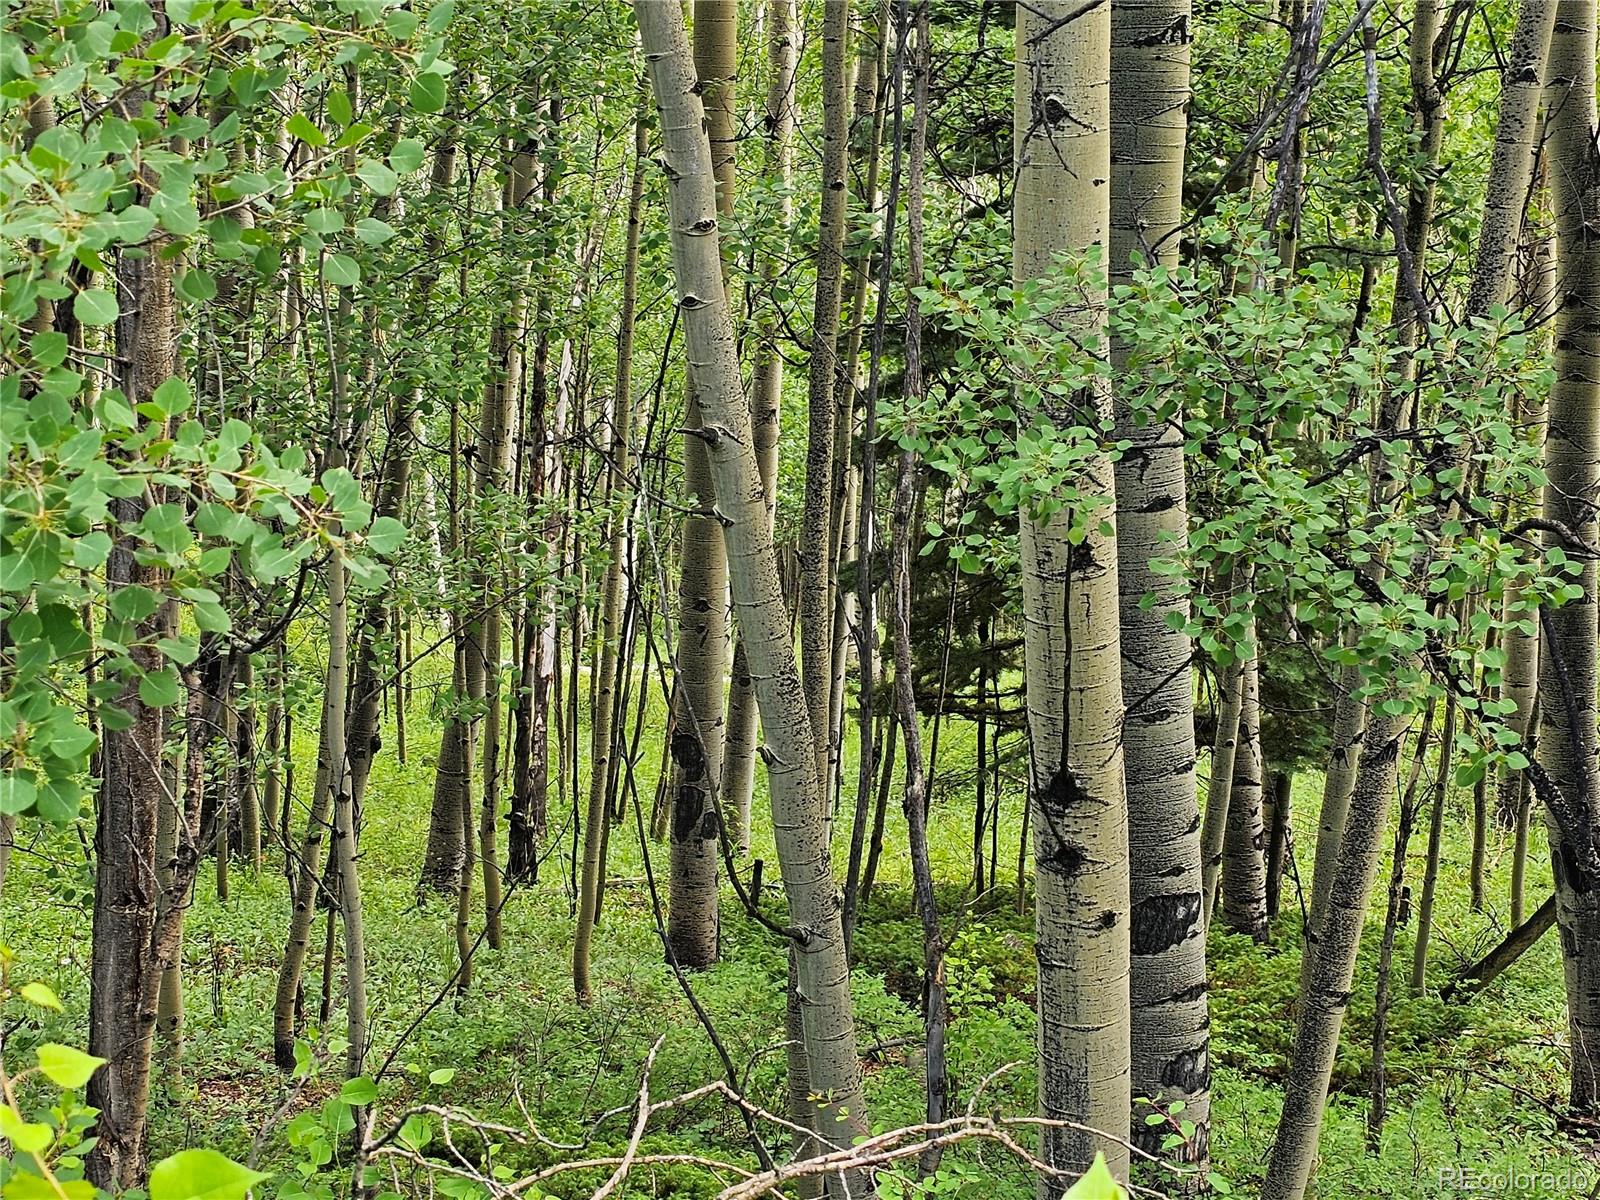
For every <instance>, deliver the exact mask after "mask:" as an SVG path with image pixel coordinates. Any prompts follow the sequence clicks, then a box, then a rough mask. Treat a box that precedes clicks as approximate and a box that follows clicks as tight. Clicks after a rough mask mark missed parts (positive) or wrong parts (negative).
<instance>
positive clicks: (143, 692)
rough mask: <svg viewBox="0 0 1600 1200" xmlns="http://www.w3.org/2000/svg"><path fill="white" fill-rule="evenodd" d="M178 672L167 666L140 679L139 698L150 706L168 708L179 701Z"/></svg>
mask: <svg viewBox="0 0 1600 1200" xmlns="http://www.w3.org/2000/svg"><path fill="white" fill-rule="evenodd" d="M178 694H179V691H178V673H177V672H176V671H174V670H173V669H172V668H170V667H167V668H165V669H163V670H160V671H152V672H150V673H149V674H148V675H145V676H143V677H142V678H141V679H140V680H139V699H140V701H141V702H142V703H143V704H145V705H146V706H147V707H149V708H167V707H169V706H171V705H173V704H176V703H177V702H178Z"/></svg>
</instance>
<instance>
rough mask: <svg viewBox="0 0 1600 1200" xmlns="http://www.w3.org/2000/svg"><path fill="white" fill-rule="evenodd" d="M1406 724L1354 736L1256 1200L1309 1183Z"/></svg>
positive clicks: (1387, 723) (1289, 1195) (1385, 719)
mask: <svg viewBox="0 0 1600 1200" xmlns="http://www.w3.org/2000/svg"><path fill="white" fill-rule="evenodd" d="M1409 723H1410V718H1409V717H1406V716H1403V715H1402V716H1389V715H1384V714H1378V713H1374V715H1373V716H1372V717H1371V719H1370V720H1369V722H1368V725H1367V729H1366V733H1365V736H1364V738H1363V741H1362V747H1361V756H1360V759H1359V761H1358V764H1357V767H1356V779H1355V785H1354V787H1353V789H1352V791H1351V795H1350V809H1349V813H1348V815H1347V817H1346V820H1345V828H1344V836H1343V837H1342V838H1341V840H1340V847H1339V854H1338V858H1337V860H1336V861H1335V865H1334V873H1333V878H1332V879H1331V880H1330V885H1329V893H1328V903H1327V909H1326V912H1325V913H1324V917H1323V921H1322V923H1321V925H1320V926H1319V927H1318V930H1317V939H1316V941H1315V942H1314V943H1312V944H1311V946H1310V947H1309V948H1308V954H1309V955H1310V957H1311V967H1310V972H1309V986H1307V987H1304V988H1302V990H1301V994H1300V1007H1299V1013H1298V1016H1297V1020H1296V1025H1295V1035H1294V1043H1293V1050H1292V1052H1291V1054H1290V1059H1289V1074H1288V1076H1287V1078H1286V1079H1285V1080H1284V1101H1283V1114H1282V1116H1281V1117H1280V1118H1279V1121H1278V1133H1277V1137H1276V1138H1275V1139H1274V1141H1273V1146H1272V1153H1271V1156H1270V1158H1269V1159H1268V1162H1267V1175H1266V1180H1265V1183H1264V1184H1263V1187H1262V1193H1261V1194H1262V1198H1263V1200H1301V1198H1302V1197H1304V1196H1305V1194H1306V1187H1307V1185H1308V1184H1309V1183H1310V1179H1311V1170H1312V1167H1313V1166H1314V1165H1315V1163H1316V1159H1317V1139H1318V1136H1319V1134H1320V1133H1321V1131H1322V1116H1323V1111H1324V1109H1325V1108H1326V1106H1327V1101H1328V1084H1329V1081H1330V1079H1331V1078H1332V1075H1333V1060H1334V1054H1335V1052H1336V1051H1337V1050H1338V1046H1339V1030H1340V1028H1341V1027H1342V1025H1343V1023H1344V1013H1345V1009H1346V1008H1347V1007H1348V1006H1349V1003H1350V987H1351V982H1352V980H1353V979H1354V977H1355V966H1356V951H1357V949H1358V948H1359V947H1360V944H1361V928H1362V926H1363V925H1364V924H1365V922H1366V916H1367V903H1368V901H1369V900H1370V899H1371V897H1372V886H1373V882H1374V879H1375V876H1376V873H1377V865H1378V858H1379V856H1380V852H1381V847H1382V841H1383V832H1384V826H1385V824H1386V820H1385V818H1386V817H1387V814H1388V811H1389V802H1390V798H1391V797H1392V796H1393V795H1394V785H1395V774H1396V769H1397V763H1398V760H1399V755H1400V743H1401V741H1402V740H1403V739H1404V737H1405V732H1406V727H1407V725H1408V724H1409Z"/></svg>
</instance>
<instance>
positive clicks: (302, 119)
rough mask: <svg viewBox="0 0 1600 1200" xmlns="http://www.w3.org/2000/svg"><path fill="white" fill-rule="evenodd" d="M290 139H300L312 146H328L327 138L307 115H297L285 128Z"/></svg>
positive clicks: (291, 118) (290, 119)
mask: <svg viewBox="0 0 1600 1200" xmlns="http://www.w3.org/2000/svg"><path fill="white" fill-rule="evenodd" d="M284 128H285V129H286V130H288V132H289V136H290V137H294V138H299V139H300V140H301V141H302V142H305V143H307V144H308V145H312V146H326V145H327V144H328V139H327V136H326V135H325V134H324V133H323V132H322V130H320V129H318V128H317V127H316V126H315V125H313V124H312V123H311V118H309V117H308V116H306V115H305V113H295V115H294V116H292V117H290V118H289V120H288V123H287V124H286V125H285V126H284Z"/></svg>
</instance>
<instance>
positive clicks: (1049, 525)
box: [1012, 2, 1130, 1197]
mask: <svg viewBox="0 0 1600 1200" xmlns="http://www.w3.org/2000/svg"><path fill="white" fill-rule="evenodd" d="M1016 37H1017V42H1016V102H1015V103H1016V112H1015V135H1014V137H1015V140H1014V145H1015V148H1016V160H1017V161H1016V199H1015V205H1014V210H1013V221H1014V239H1013V250H1012V256H1013V257H1012V270H1013V274H1014V276H1015V278H1016V279H1017V281H1019V282H1021V281H1025V280H1028V279H1034V278H1038V277H1040V276H1043V275H1046V274H1048V273H1050V272H1051V271H1052V270H1053V262H1052V255H1053V254H1055V253H1056V252H1059V251H1069V252H1082V251H1085V250H1087V249H1089V248H1090V247H1093V246H1097V245H1100V246H1103V245H1104V243H1105V241H1106V239H1107V236H1108V233H1109V225H1110V204H1109V200H1110V189H1109V187H1108V180H1109V178H1110V173H1111V161H1110V160H1111V138H1110V112H1109V101H1110V69H1111V44H1110V38H1111V13H1110V10H1109V9H1108V8H1105V7H1100V8H1096V9H1093V10H1091V11H1088V12H1083V11H1081V6H1078V5H1074V4H1071V3H1055V2H1049V3H1043V4H1040V5H1037V6H1032V7H1029V8H1026V9H1024V8H1021V7H1019V8H1018V10H1017V31H1016ZM1104 317H1105V308H1104V298H1103V297H1101V298H1099V300H1098V302H1097V303H1096V302H1095V301H1093V300H1091V301H1090V302H1089V303H1088V304H1086V305H1085V306H1084V308H1083V309H1082V310H1081V311H1079V312H1076V313H1069V314H1066V315H1065V316H1064V318H1063V319H1064V320H1066V321H1068V322H1071V323H1073V324H1074V325H1075V326H1076V327H1078V328H1080V329H1082V330H1087V331H1093V330H1096V329H1098V328H1099V327H1100V325H1101V324H1102V322H1103V321H1104ZM1056 403H1057V405H1058V406H1059V407H1058V408H1057V409H1056V411H1051V412H1047V413H1044V414H1041V416H1042V417H1047V418H1049V419H1052V420H1053V421H1054V423H1055V424H1056V426H1057V427H1058V428H1065V427H1068V426H1070V425H1073V424H1081V423H1082V422H1083V420H1084V411H1085V410H1088V411H1089V412H1091V413H1093V414H1094V415H1096V416H1098V417H1100V418H1101V419H1109V418H1110V417H1111V397H1110V394H1109V392H1108V391H1102V390H1100V389H1098V388H1097V389H1095V390H1094V391H1093V392H1092V393H1091V394H1087V395H1081V396H1077V397H1073V398H1071V399H1070V400H1063V401H1057V402H1056ZM1079 486H1080V487H1081V488H1082V489H1083V490H1084V491H1086V492H1087V493H1089V494H1091V495H1095V496H1100V497H1104V499H1105V503H1104V505H1103V506H1102V507H1097V508H1096V510H1095V512H1094V514H1093V515H1092V517H1091V518H1090V519H1089V520H1088V521H1087V525H1088V528H1087V532H1086V536H1085V537H1084V538H1083V540H1082V542H1081V543H1079V544H1078V545H1073V544H1072V543H1071V541H1069V538H1068V534H1069V531H1070V530H1071V529H1072V523H1073V519H1074V514H1073V513H1072V512H1070V511H1066V510H1062V511H1060V512H1058V513H1056V514H1055V515H1053V516H1051V517H1049V518H1047V519H1045V520H1042V521H1039V520H1034V519H1032V518H1031V517H1030V516H1029V515H1028V514H1026V513H1025V514H1023V519H1022V521H1021V534H1022V538H1021V558H1022V594H1023V614H1024V621H1025V658H1026V677H1027V707H1028V728H1029V732H1030V735H1031V755H1030V763H1029V788H1028V791H1029V805H1028V808H1029V818H1030V824H1031V825H1032V827H1033V836H1034V863H1035V888H1036V893H1037V903H1036V906H1035V930H1036V946H1037V953H1038V959H1039V994H1038V1006H1039V1014H1038V1015H1039V1101H1040V1107H1041V1109H1042V1111H1043V1113H1044V1115H1045V1116H1047V1117H1059V1118H1066V1119H1068V1120H1072V1121H1076V1122H1079V1123H1081V1124H1083V1125H1085V1126H1087V1127H1089V1128H1091V1129H1101V1130H1106V1131H1108V1132H1110V1133H1112V1134H1114V1135H1120V1134H1121V1132H1122V1131H1123V1130H1125V1129H1126V1128H1127V1127H1128V1116H1129V1111H1130V1090H1129V1088H1130V1084H1129V1067H1128V1063H1129V1032H1128V1021H1129V997H1128V986H1129V985H1128V972H1129V930H1130V922H1129V919H1128V810H1127V803H1126V795H1125V792H1124V785H1123V767H1122V744H1121V743H1122V737H1121V734H1122V730H1121V724H1122V722H1121V715H1122V689H1121V672H1120V669H1119V668H1120V641H1119V636H1118V628H1117V613H1118V609H1117V594H1118V593H1117V548H1116V541H1115V536H1114V534H1110V533H1108V530H1110V529H1112V528H1114V520H1115V503H1114V501H1113V499H1112V497H1113V485H1112V468H1111V464H1110V462H1109V461H1107V460H1104V459H1096V460H1094V461H1093V462H1092V463H1091V465H1089V466H1088V468H1087V470H1086V478H1084V479H1083V480H1082V481H1081V483H1080V485H1079ZM1076 516H1077V519H1078V520H1079V521H1080V522H1081V521H1083V519H1084V514H1082V513H1079V514H1076ZM1042 1140H1043V1152H1044V1156H1045V1158H1046V1159H1047V1160H1048V1161H1049V1162H1051V1163H1052V1164H1053V1165H1055V1166H1057V1167H1060V1168H1063V1169H1065V1170H1069V1171H1070V1170H1083V1169H1085V1168H1087V1167H1088V1166H1089V1164H1090V1163H1091V1162H1092V1161H1093V1159H1094V1156H1095V1153H1096V1152H1097V1151H1104V1153H1105V1155H1106V1158H1107V1161H1108V1162H1109V1163H1110V1164H1111V1168H1112V1170H1113V1172H1115V1173H1116V1174H1117V1175H1118V1176H1120V1177H1126V1175H1127V1170H1128V1150H1127V1148H1126V1147H1125V1146H1124V1145H1122V1144H1121V1143H1120V1142H1114V1141H1111V1140H1109V1139H1106V1138H1101V1137H1096V1136H1094V1135H1092V1134H1087V1133H1082V1132H1078V1131H1075V1130H1064V1129H1052V1130H1049V1131H1047V1132H1046V1133H1045V1134H1044V1136H1043V1139H1042ZM1064 1189H1065V1184H1064V1183H1062V1182H1061V1181H1060V1180H1059V1179H1041V1182H1040V1194H1041V1195H1042V1196H1045V1197H1054V1196H1059V1195H1060V1194H1061V1193H1062V1192H1063V1191H1064Z"/></svg>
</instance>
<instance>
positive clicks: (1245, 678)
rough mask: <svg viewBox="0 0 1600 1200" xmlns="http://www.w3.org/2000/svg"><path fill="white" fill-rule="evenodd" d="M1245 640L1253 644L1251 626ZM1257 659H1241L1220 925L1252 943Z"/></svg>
mask: <svg viewBox="0 0 1600 1200" xmlns="http://www.w3.org/2000/svg"><path fill="white" fill-rule="evenodd" d="M1250 640H1251V642H1252V643H1254V641H1255V637H1254V628H1253V624H1252V633H1251V639H1250ZM1259 662H1260V659H1259V658H1258V657H1257V656H1256V655H1255V654H1254V653H1251V655H1250V656H1249V657H1248V658H1247V659H1246V660H1245V662H1244V670H1243V672H1242V675H1241V679H1240V706H1239V748H1238V751H1237V752H1236V753H1235V754H1234V759H1233V787H1232V788H1231V789H1230V790H1229V795H1228V824H1227V829H1226V831H1225V834H1224V838H1223V870H1222V923H1223V924H1224V925H1225V926H1227V927H1228V928H1229V929H1231V930H1233V931H1234V932H1236V933H1243V934H1248V935H1249V936H1250V937H1251V938H1253V939H1255V940H1256V941H1258V942H1264V941H1266V939H1267V859H1266V853H1265V849H1266V848H1265V846H1264V845H1263V842H1264V839H1265V832H1266V830H1265V825H1264V823H1263V821H1262V818H1261V793H1262V782H1263V781H1262V777H1261V776H1262V767H1261V692H1260V669H1259V666H1258V664H1259Z"/></svg>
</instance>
